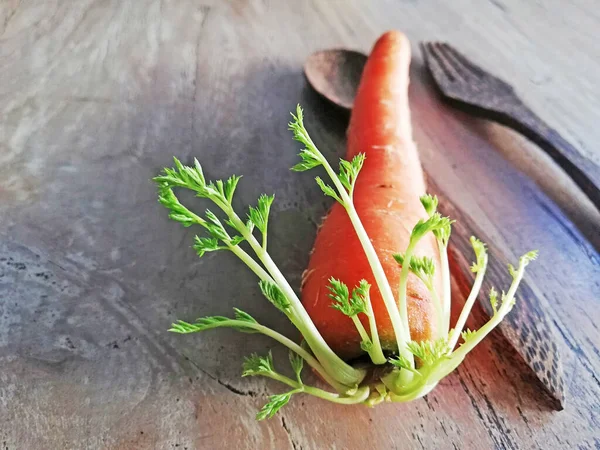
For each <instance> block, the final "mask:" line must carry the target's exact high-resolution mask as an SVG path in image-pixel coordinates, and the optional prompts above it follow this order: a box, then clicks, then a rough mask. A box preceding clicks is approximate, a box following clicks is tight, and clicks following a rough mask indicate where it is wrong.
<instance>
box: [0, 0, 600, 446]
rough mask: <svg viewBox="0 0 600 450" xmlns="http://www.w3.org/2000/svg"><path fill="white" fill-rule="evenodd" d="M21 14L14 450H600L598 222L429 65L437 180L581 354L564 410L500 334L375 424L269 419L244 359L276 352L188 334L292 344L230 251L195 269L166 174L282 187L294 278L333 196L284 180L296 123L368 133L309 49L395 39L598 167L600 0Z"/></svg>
mask: <svg viewBox="0 0 600 450" xmlns="http://www.w3.org/2000/svg"><path fill="white" fill-rule="evenodd" d="M0 5H1V6H0V80H1V81H2V82H1V83H0V114H1V120H0V161H1V162H2V164H1V165H0V405H1V406H0V444H1V448H3V449H5V448H6V449H10V450H13V449H22V448H26V449H48V448H61V449H62V448H65V449H71V448H72V449H81V448H89V449H136V448H137V449H146V448H148V449H167V448H179V449H185V448H187V449H195V448H232V445H233V444H232V443H235V446H236V448H252V449H253V448H275V449H284V448H295V449H300V448H303V449H321V448H365V447H369V448H382V449H387V448H406V449H413V448H441V449H444V448H473V449H489V448H515V449H516V448H545V449H547V448H560V449H563V448H581V449H587V448H598V447H599V446H600V431H599V430H600V417H599V415H598V411H599V410H600V400H599V399H600V381H599V376H598V373H599V369H600V352H599V350H598V343H599V342H600V330H599V328H598V325H597V324H598V321H599V319H600V313H599V311H600V309H599V306H600V300H599V299H600V262H599V260H600V256H599V255H598V253H597V251H595V250H594V249H593V247H592V246H591V245H590V244H589V243H587V242H586V241H585V240H584V238H583V237H582V235H581V233H580V232H579V231H578V229H577V227H576V225H577V226H579V227H580V228H581V229H582V230H583V229H585V230H593V229H594V228H593V226H595V225H597V224H599V223H600V221H599V219H598V217H599V214H598V212H597V211H595V210H594V209H593V208H592V207H591V205H590V204H589V202H586V201H585V199H583V198H582V196H581V194H579V193H577V192H576V190H575V189H574V187H573V184H572V182H570V181H569V180H568V179H566V178H565V177H564V175H563V174H562V173H561V172H560V171H559V170H557V169H556V167H555V166H553V165H552V164H551V163H550V162H549V161H548V158H547V157H545V156H544V155H542V154H541V152H539V151H538V149H536V148H535V147H534V146H531V145H530V144H529V143H527V142H525V141H524V140H523V139H521V138H519V137H516V136H515V135H514V134H513V133H511V132H508V131H506V130H504V129H502V128H501V127H498V126H491V125H489V124H487V123H485V122H483V121H478V120H474V119H471V118H469V117H467V116H465V115H463V114H459V113H456V112H453V111H451V110H449V109H448V108H447V107H445V106H444V105H442V104H441V103H440V102H439V100H438V98H437V97H436V95H435V93H434V91H433V89H432V86H431V84H430V82H429V80H428V78H427V77H426V76H425V71H424V68H423V66H422V63H421V60H420V56H419V55H418V53H416V54H415V60H414V64H413V69H412V86H411V107H412V109H413V123H414V128H415V139H416V141H417V143H418V144H419V148H420V150H421V153H422V158H423V162H424V165H425V166H426V168H427V170H428V172H429V173H431V174H433V175H434V176H435V179H436V183H438V184H439V185H440V186H442V187H443V189H444V191H445V192H447V193H448V195H450V196H451V198H452V199H453V201H454V202H455V203H456V204H457V205H459V206H460V207H461V208H462V209H464V210H465V211H467V213H468V214H469V216H470V217H471V218H472V219H473V220H474V222H475V223H476V224H477V226H478V227H480V228H483V229H485V231H486V233H487V234H488V235H489V236H490V237H491V238H492V239H493V241H494V245H495V246H497V247H502V248H503V249H505V250H506V251H507V252H510V253H512V254H514V255H517V254H520V253H521V252H522V251H524V250H528V249H530V248H532V247H533V248H539V249H540V251H541V258H540V260H538V261H536V263H535V264H532V265H531V266H530V270H529V272H528V279H529V281H530V282H531V285H532V286H533V289H534V290H535V294H536V295H539V296H540V297H542V298H544V299H545V301H546V302H547V303H548V305H550V307H549V310H548V314H549V317H550V318H551V320H552V321H553V323H554V325H555V327H556V331H557V335H558V337H559V339H558V342H557V344H558V346H559V348H560V350H561V352H562V354H563V355H564V365H565V383H566V386H567V400H566V402H567V404H566V408H565V410H564V411H562V412H559V413H556V412H552V411H551V410H550V409H549V408H548V407H547V405H546V404H545V403H544V402H543V401H540V399H539V391H538V390H537V388H536V385H535V383H534V382H533V380H532V378H531V375H530V374H529V372H527V370H526V369H525V368H524V366H523V363H522V362H521V361H520V359H519V358H517V357H516V355H515V354H514V353H513V352H512V351H511V350H510V347H509V346H507V343H506V342H505V341H503V339H502V338H501V337H500V336H499V335H498V334H497V333H496V334H494V335H492V336H491V337H490V338H489V339H488V340H486V342H485V344H483V345H482V346H481V347H478V349H477V350H475V351H474V352H473V354H472V355H471V356H470V357H469V358H467V360H466V361H465V363H464V364H463V366H461V368H459V369H458V371H457V372H456V373H455V374H453V375H451V376H449V377H448V378H447V379H445V380H444V381H443V382H442V383H441V385H440V386H439V387H438V388H437V389H436V390H435V391H434V392H432V393H431V394H430V395H428V396H427V397H426V398H425V399H423V400H421V401H418V402H414V403H411V404H406V405H395V404H386V405H382V406H380V407H378V408H376V409H367V408H362V407H354V408H353V407H339V406H334V405H331V404H327V403H324V402H322V401H320V400H317V399H312V398H302V399H297V400H295V401H293V403H292V404H290V405H289V406H287V407H286V408H285V409H284V410H283V411H282V413H281V414H280V415H279V416H277V417H276V418H274V419H272V420H270V421H266V422H262V423H256V422H255V421H254V418H253V417H254V414H255V412H256V410H257V409H258V408H259V407H260V406H261V405H262V404H263V403H264V401H265V398H266V396H267V395H268V394H271V393H275V392H279V390H280V386H278V385H276V384H275V383H270V382H267V381H265V380H260V379H241V378H240V377H239V374H240V364H241V361H242V358H243V357H244V356H245V355H248V354H249V353H251V352H253V351H260V352H264V351H265V350H266V349H267V348H271V346H272V345H273V344H272V342H270V341H268V340H267V339H263V338H261V337H255V335H252V338H251V339H249V338H248V335H245V334H235V333H233V332H230V331H215V332H211V333H207V334H204V335H201V336H200V335H196V336H185V337H182V336H177V335H171V334H168V333H166V331H165V330H166V329H167V327H168V324H169V323H170V322H171V321H172V320H174V319H175V318H184V319H193V318H195V317H197V316H201V315H207V314H227V313H229V311H230V310H231V307H232V306H240V307H242V308H244V309H245V310H247V311H248V312H250V313H252V314H254V315H255V316H256V317H257V318H260V319H261V320H263V321H264V322H266V323H267V324H270V325H272V326H274V327H275V328H277V329H279V330H281V331H283V332H286V333H288V334H290V335H292V330H291V328H290V327H289V326H287V325H286V324H284V323H283V322H282V321H281V317H280V316H279V314H277V312H276V311H274V309H273V308H272V307H270V306H267V304H266V303H265V302H264V300H263V299H262V298H261V296H260V294H259V292H258V289H257V287H256V283H255V280H254V277H253V276H252V274H250V273H248V272H247V271H246V270H244V268H243V267H242V265H241V264H239V263H238V262H236V261H235V260H234V259H233V258H232V257H231V255H219V254H215V255H210V256H208V257H206V259H203V260H198V259H197V258H196V256H195V254H194V252H193V251H192V250H191V249H190V245H191V238H192V236H193V230H182V229H181V228H179V227H178V226H177V225H176V224H175V223H173V222H169V221H168V220H167V218H166V214H165V212H164V211H163V210H162V209H161V208H160V206H159V205H158V204H157V202H156V195H155V192H154V189H153V186H152V184H151V183H150V182H149V179H150V177H152V176H153V175H154V174H155V173H156V172H157V171H158V170H159V169H160V168H161V167H163V166H164V165H167V164H170V159H171V155H178V156H180V157H181V158H182V159H184V160H188V159H189V158H191V157H192V156H198V157H199V158H200V159H201V160H202V162H203V163H204V165H205V166H206V168H207V172H208V173H209V174H210V175H211V176H213V177H221V176H225V175H229V174H230V173H239V174H243V175H244V179H243V182H242V183H243V188H242V189H241V190H240V196H239V197H240V198H239V202H240V204H242V203H243V204H247V203H250V202H253V201H255V199H256V197H257V195H258V194H259V193H260V192H263V191H266V192H276V194H277V200H276V204H275V216H274V219H273V223H272V230H273V236H271V238H270V243H271V245H272V248H273V249H274V255H273V256H274V259H275V260H276V261H277V262H278V263H279V264H280V266H281V267H282V268H283V270H284V271H285V273H286V274H287V275H288V277H289V279H290V281H291V282H292V284H294V285H296V286H297V285H299V281H300V274H301V272H302V270H303V269H304V266H305V264H306V262H307V257H308V254H307V253H308V250H309V248H310V246H311V243H312V239H313V238H314V234H315V224H316V223H317V222H318V220H319V218H320V217H321V215H322V214H323V213H324V212H325V210H326V208H327V206H328V202H327V201H326V200H325V199H323V197H322V195H321V193H320V192H319V190H318V188H317V187H316V186H315V185H314V182H313V180H312V178H311V176H310V175H308V174H305V175H302V174H300V175H294V174H290V172H289V171H288V170H287V169H288V167H290V166H291V165H292V164H293V161H295V153H296V150H297V145H296V144H294V143H293V142H292V141H291V139H290V136H289V133H288V132H287V130H286V122H287V120H288V112H289V111H290V110H292V109H293V107H294V106H295V104H296V103H297V102H300V103H302V104H303V105H304V106H305V109H306V115H307V116H308V117H307V123H308V126H309V129H310V130H311V131H312V133H313V135H314V137H315V140H316V141H317V143H318V144H319V145H320V146H321V147H322V149H323V150H324V151H325V152H326V153H327V155H329V156H330V157H331V158H332V159H333V158H335V156H336V155H339V154H342V153H343V147H344V142H343V140H344V130H345V124H346V120H347V118H345V117H344V116H343V115H342V114H340V112H339V111H337V110H334V109H333V108H330V107H328V106H326V105H324V104H323V103H322V102H321V101H320V99H318V98H317V97H316V96H315V95H314V94H313V93H312V92H311V91H310V90H309V89H308V88H307V87H306V85H305V82H304V79H303V76H302V63H303V61H304V59H305V57H306V56H307V55H308V54H309V53H310V52H312V51H314V50H317V49H319V48H326V47H335V46H347V47H352V48H356V49H358V50H361V51H367V50H368V49H369V47H370V45H371V43H372V42H373V41H374V39H375V38H376V37H377V35H379V34H380V33H381V32H382V31H384V30H386V29H388V28H392V27H395V28H400V29H402V30H404V31H405V32H407V33H408V35H409V36H410V37H411V38H412V40H413V44H415V46H414V48H415V50H416V43H417V41H418V40H424V39H428V40H431V39H439V40H447V41H449V42H450V43H452V44H454V45H456V46H458V47H459V48H460V49H462V50H463V51H464V52H465V53H467V54H468V55H472V56H473V57H475V58H477V60H478V61H480V62H481V63H482V65H484V66H485V67H489V68H494V70H495V71H497V74H498V75H500V76H502V77H503V78H505V79H507V80H510V81H511V83H513V84H514V85H515V87H516V88H517V90H518V91H519V93H520V94H521V95H522V96H523V97H524V99H525V100H526V102H527V103H528V104H530V105H531V106H532V107H533V109H534V110H536V112H537V113H538V114H539V115H540V116H542V117H543V118H544V119H545V120H547V121H548V122H549V123H550V124H551V125H552V126H554V127H556V128H557V129H558V130H559V131H560V132H561V133H562V134H564V135H565V136H566V137H567V138H569V139H570V140H571V141H572V142H573V143H574V144H576V145H577V147H578V148H580V149H581V150H582V151H583V152H585V153H586V154H587V156H588V157H589V158H591V159H593V160H595V161H596V162H598V161H599V160H600V152H598V150H597V142H598V141H599V140H600V127H598V126H597V124H598V122H599V121H600V109H599V107H598V106H599V103H600V101H599V100H600V98H599V96H598V92H597V90H596V89H595V85H596V81H597V80H596V74H597V73H598V70H599V69H600V47H598V45H597V42H596V41H597V40H596V39H595V36H596V35H597V26H598V23H599V21H600V14H598V12H597V8H595V6H594V2H592V1H584V0H579V1H573V2H569V4H568V5H566V4H565V3H564V2H562V1H560V0H555V1H548V2H544V5H542V4H541V3H538V2H519V1H517V0H514V1H506V0H492V1H489V2H474V1H454V2H442V1H441V0H440V1H428V2H425V1H405V2H392V1H389V2H385V1H376V2H369V3H368V4H367V3H366V2H359V1H358V0H356V1H343V2H342V1H339V2H335V1H327V2H325V1H306V2H274V1H262V2H260V1H255V2H243V1H235V2H225V1H214V2H210V1H205V2H192V1H189V2H187V1H183V0H180V1H174V0H173V1H169V0H163V1H150V0H148V1H142V0H139V1H135V2H134V1H124V2H117V1H114V2H106V1H89V0H88V1H84V0H82V1H77V2H74V1H73V2H67V1H64V2H63V1H61V2H59V1H21V2H19V1H7V0H1V1H0ZM342 6H343V7H342ZM517 49H518V50H517ZM516 166H520V167H521V170H518V169H516V168H515V167H516ZM528 176H530V177H532V179H535V180H537V181H538V184H536V183H534V182H533V181H532V179H530V178H528ZM540 187H541V188H542V189H540ZM553 201H554V202H555V203H554V202H553ZM558 205H559V206H561V207H562V208H563V210H564V211H565V212H566V213H567V216H568V217H569V218H570V219H566V218H565V216H564V215H563V213H562V212H561V209H559V206H558ZM203 206H204V205H203V204H202V203H200V204H199V207H203ZM588 237H589V233H588ZM593 238H594V236H591V237H590V239H593ZM456 281H457V282H456V283H455V286H456V288H457V293H458V292H460V290H461V287H462V284H461V280H458V279H457V280H456ZM481 318H482V317H481V313H480V312H476V314H475V318H474V320H473V321H472V322H471V324H470V325H476V323H477V322H478V321H480V320H481ZM274 352H275V357H276V358H277V359H279V360H280V361H283V358H285V353H283V352H281V351H280V349H279V348H277V347H275V348H274ZM277 359H276V361H277ZM307 376H308V374H307Z"/></svg>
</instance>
